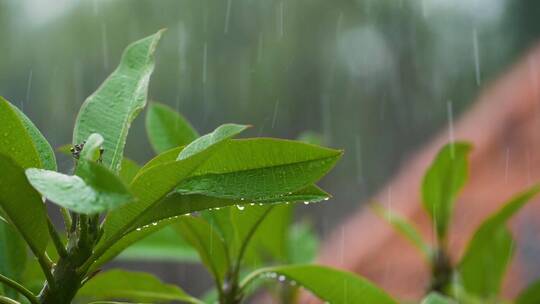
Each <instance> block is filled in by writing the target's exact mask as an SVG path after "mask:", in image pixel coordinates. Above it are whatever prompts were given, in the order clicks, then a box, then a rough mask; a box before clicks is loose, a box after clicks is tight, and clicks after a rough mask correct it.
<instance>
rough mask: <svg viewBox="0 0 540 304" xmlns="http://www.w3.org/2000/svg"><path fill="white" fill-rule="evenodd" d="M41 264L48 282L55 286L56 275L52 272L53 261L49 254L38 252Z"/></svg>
mask: <svg viewBox="0 0 540 304" xmlns="http://www.w3.org/2000/svg"><path fill="white" fill-rule="evenodd" d="M36 257H37V260H38V263H39V266H40V267H41V270H42V271H43V274H44V275H45V278H46V279H47V283H49V285H51V286H54V276H53V274H52V272H51V268H52V264H53V263H52V261H51V259H50V258H49V257H48V256H47V253H43V254H36Z"/></svg>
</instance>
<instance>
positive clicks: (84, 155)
mask: <svg viewBox="0 0 540 304" xmlns="http://www.w3.org/2000/svg"><path fill="white" fill-rule="evenodd" d="M104 141H105V140H104V139H103V136H101V135H100V134H98V133H92V134H90V136H88V139H86V140H85V141H84V147H83V149H82V151H81V152H80V156H79V159H80V160H87V161H97V160H99V157H100V156H101V152H100V149H101V148H102V146H103V142H104Z"/></svg>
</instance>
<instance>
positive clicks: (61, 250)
mask: <svg viewBox="0 0 540 304" xmlns="http://www.w3.org/2000/svg"><path fill="white" fill-rule="evenodd" d="M47 225H48V226H49V234H50V235H51V238H52V240H53V243H54V247H55V248H56V252H58V255H59V256H60V257H65V256H66V255H67V251H66V248H65V247H64V243H63V242H62V240H61V239H60V235H59V234H58V231H56V229H55V228H54V225H53V223H52V222H51V220H50V219H49V218H47Z"/></svg>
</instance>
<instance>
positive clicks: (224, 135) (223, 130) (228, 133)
mask: <svg viewBox="0 0 540 304" xmlns="http://www.w3.org/2000/svg"><path fill="white" fill-rule="evenodd" d="M249 127H250V126H246V125H237V124H224V125H221V126H219V127H217V128H216V129H215V130H214V131H213V132H212V133H208V134H206V135H203V136H201V137H199V138H197V139H196V140H195V141H193V142H191V143H190V144H189V145H187V146H186V147H185V148H184V149H183V150H182V151H181V152H180V154H179V155H178V158H177V160H183V159H187V158H189V157H191V156H193V155H195V154H197V153H200V152H202V151H204V150H206V149H208V147H211V146H214V145H216V144H218V143H220V142H222V141H223V140H224V139H228V138H232V137H234V136H236V135H237V134H240V133H241V132H243V131H244V130H246V129H247V128H249Z"/></svg>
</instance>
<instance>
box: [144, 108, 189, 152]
mask: <svg viewBox="0 0 540 304" xmlns="http://www.w3.org/2000/svg"><path fill="white" fill-rule="evenodd" d="M146 133H147V134H148V139H149V140H150V144H151V145H152V148H154V151H155V152H156V153H163V152H165V151H167V150H169V149H172V148H176V147H180V146H185V145H187V144H189V143H191V142H192V141H194V140H195V139H197V137H199V134H198V133H197V131H195V129H194V128H193V126H192V125H191V124H190V123H189V122H188V121H187V120H186V119H185V118H184V117H183V116H182V115H181V114H179V113H178V112H176V111H174V110H173V109H171V108H169V107H168V106H166V105H164V104H161V103H157V102H153V103H151V104H150V105H149V106H148V112H147V113H146Z"/></svg>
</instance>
